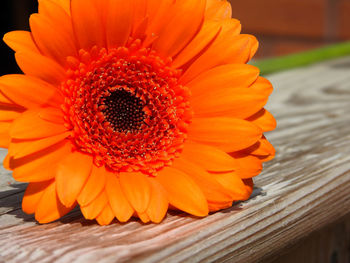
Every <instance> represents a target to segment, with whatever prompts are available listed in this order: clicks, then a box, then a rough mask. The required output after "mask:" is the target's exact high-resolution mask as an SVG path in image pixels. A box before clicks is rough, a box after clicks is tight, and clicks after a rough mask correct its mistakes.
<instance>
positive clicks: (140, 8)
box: [133, 0, 148, 36]
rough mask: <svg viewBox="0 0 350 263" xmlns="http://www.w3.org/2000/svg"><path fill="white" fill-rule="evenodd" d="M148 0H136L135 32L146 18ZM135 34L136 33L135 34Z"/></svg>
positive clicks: (134, 8)
mask: <svg viewBox="0 0 350 263" xmlns="http://www.w3.org/2000/svg"><path fill="white" fill-rule="evenodd" d="M147 4H148V2H146V1H144V0H134V7H133V10H134V21H133V33H134V32H135V31H136V30H137V28H139V26H140V24H141V23H142V22H143V21H144V20H145V17H146V16H147V15H146V12H147ZM133 36H134V35H133Z"/></svg>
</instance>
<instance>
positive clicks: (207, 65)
mask: <svg viewBox="0 0 350 263" xmlns="http://www.w3.org/2000/svg"><path fill="white" fill-rule="evenodd" d="M237 28H240V26H239V24H238V23H237V25H236V28H232V29H231V30H224V28H223V30H222V31H221V32H220V34H219V36H218V37H217V38H216V39H215V40H214V42H213V43H212V45H211V46H210V47H209V48H208V49H207V50H206V51H205V52H204V53H203V54H202V55H201V56H200V57H199V58H198V59H197V60H196V61H195V62H194V63H193V64H192V65H191V66H190V67H189V68H188V69H187V70H186V72H185V73H184V74H183V76H182V77H181V80H180V81H181V82H182V83H187V82H189V81H191V80H193V79H194V78H195V77H196V76H198V75H199V74H200V73H202V72H204V71H206V70H208V69H211V68H214V67H217V66H220V65H225V64H241V63H243V64H244V63H247V62H248V60H249V57H250V49H251V44H252V40H251V37H250V36H248V35H237V32H238V31H239V30H238V29H237ZM218 50H220V52H218Z"/></svg>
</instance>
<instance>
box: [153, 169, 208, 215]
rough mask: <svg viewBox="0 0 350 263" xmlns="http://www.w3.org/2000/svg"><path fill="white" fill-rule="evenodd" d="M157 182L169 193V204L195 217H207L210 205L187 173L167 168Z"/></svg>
mask: <svg viewBox="0 0 350 263" xmlns="http://www.w3.org/2000/svg"><path fill="white" fill-rule="evenodd" d="M156 180H157V181H158V182H159V183H160V184H161V185H162V186H163V188H164V189H165V191H166V192H167V198H168V200H169V203H170V204H171V205H173V206H174V207H176V208H178V209H180V210H182V211H185V212H187V213H189V214H192V215H195V216H206V215H207V214H208V212H209V210H208V203H207V201H206V199H205V196H204V194H203V192H202V191H201V189H200V188H199V186H198V185H197V184H196V183H195V182H194V181H193V180H192V179H191V178H190V177H189V176H188V175H186V174H185V173H183V172H181V171H179V170H178V169H174V168H172V167H166V168H164V169H163V170H161V171H160V172H159V174H158V176H157V177H156Z"/></svg>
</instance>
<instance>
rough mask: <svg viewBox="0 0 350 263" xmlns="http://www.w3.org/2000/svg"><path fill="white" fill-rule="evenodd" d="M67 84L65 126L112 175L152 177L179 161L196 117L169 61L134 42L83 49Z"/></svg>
mask: <svg viewBox="0 0 350 263" xmlns="http://www.w3.org/2000/svg"><path fill="white" fill-rule="evenodd" d="M79 54H80V60H76V61H75V60H74V59H69V62H70V69H69V70H68V71H67V73H68V74H69V79H68V80H67V81H66V82H65V83H63V84H62V87H61V88H62V92H63V94H64V97H65V102H64V105H62V110H63V112H64V115H65V125H66V126H67V128H68V129H70V130H71V131H72V133H71V137H70V139H71V141H72V143H73V145H74V146H75V148H76V150H78V151H80V152H83V153H85V154H89V155H91V156H93V158H94V163H95V165H97V166H103V165H104V166H106V168H107V169H109V170H111V171H113V172H123V171H128V172H130V171H143V172H145V173H148V174H149V175H155V174H156V172H157V171H158V170H160V169H162V168H163V167H164V166H167V165H171V163H172V160H173V159H174V158H176V157H178V156H179V154H180V152H181V149H182V146H183V144H184V142H185V140H186V137H187V134H186V133H187V126H188V124H189V123H190V121H191V118H192V110H191V108H190V105H189V94H190V92H189V90H188V88H187V87H184V86H182V85H180V84H179V83H178V77H179V76H180V74H181V72H179V71H178V70H175V69H172V68H171V67H170V60H169V62H166V61H165V60H163V59H161V58H160V57H158V56H157V55H156V54H155V52H154V51H152V50H150V49H145V48H141V47H140V41H134V42H133V44H131V45H130V46H128V47H121V48H116V49H109V50H108V52H107V51H106V50H105V49H101V50H99V51H98V50H97V48H93V49H92V50H91V51H90V52H86V51H84V50H80V52H79Z"/></svg>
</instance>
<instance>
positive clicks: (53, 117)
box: [39, 107, 64, 125]
mask: <svg viewBox="0 0 350 263" xmlns="http://www.w3.org/2000/svg"><path fill="white" fill-rule="evenodd" d="M39 117H40V118H41V119H43V120H45V121H49V122H52V123H56V124H62V125H64V118H63V112H62V110H61V109H58V108H53V107H48V108H43V109H42V110H40V112H39Z"/></svg>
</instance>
